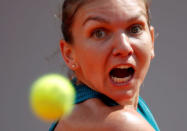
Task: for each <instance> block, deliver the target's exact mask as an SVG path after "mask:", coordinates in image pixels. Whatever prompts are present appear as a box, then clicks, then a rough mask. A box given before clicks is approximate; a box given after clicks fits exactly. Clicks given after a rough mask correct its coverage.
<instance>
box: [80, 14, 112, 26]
mask: <svg viewBox="0 0 187 131" xmlns="http://www.w3.org/2000/svg"><path fill="white" fill-rule="evenodd" d="M88 21H98V22H102V23H106V24H108V23H110V22H109V21H107V20H105V19H103V18H101V17H97V16H94V17H92V16H91V17H88V18H87V19H86V20H85V21H84V22H83V24H82V25H83V26H84V25H85V24H86V23H87V22H88Z"/></svg>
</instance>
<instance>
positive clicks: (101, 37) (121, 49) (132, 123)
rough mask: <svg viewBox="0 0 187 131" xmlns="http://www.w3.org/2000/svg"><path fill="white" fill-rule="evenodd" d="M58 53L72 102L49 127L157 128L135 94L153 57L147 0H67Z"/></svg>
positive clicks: (82, 130)
mask: <svg viewBox="0 0 187 131" xmlns="http://www.w3.org/2000/svg"><path fill="white" fill-rule="evenodd" d="M62 33H63V35H64V39H63V40H61V41H60V47H61V52H62V56H63V58H64V61H65V63H66V65H67V66H68V68H69V69H70V70H72V71H73V72H74V75H73V79H72V83H73V84H74V87H75V89H76V92H77V94H76V101H75V103H76V105H75V108H74V110H73V112H72V114H71V115H70V116H69V117H67V118H65V119H61V120H59V121H58V122H55V123H54V124H53V125H52V127H51V128H50V130H51V131H53V130H55V131H154V130H156V131H159V128H158V126H157V123H156V121H155V119H154V117H153V115H152V114H151V111H150V110H149V108H148V107H147V105H146V104H145V102H144V100H143V99H142V98H141V97H140V96H139V91H140V86H141V84H142V82H143V80H144V78H145V76H146V74H147V71H148V69H149V65H150V62H151V60H152V59H153V58H154V28H153V26H151V24H150V17H149V1H147V0H65V2H64V4H63V6H62Z"/></svg>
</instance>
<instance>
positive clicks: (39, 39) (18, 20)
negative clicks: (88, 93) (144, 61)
mask: <svg viewBox="0 0 187 131" xmlns="http://www.w3.org/2000/svg"><path fill="white" fill-rule="evenodd" d="M60 3H61V2H60V0H0V83H1V86H0V89H1V90H0V130H2V131H46V130H48V128H49V126H50V123H45V122H43V121H40V120H39V119H37V118H36V117H35V116H34V115H33V114H32V112H31V110H30V107H29V99H28V97H29V89H30V85H31V83H32V81H33V80H35V79H36V78H37V77H38V76H40V75H43V74H45V73H50V72H59V73H64V64H63V61H62V59H61V56H60V54H59V53H58V51H59V47H58V46H59V44H58V43H59V40H60V38H61V37H62V36H61V33H60V21H59V19H57V18H56V17H55V14H57V15H58V14H59V12H60ZM186 6H187V1H186V0H153V1H152V7H151V10H152V24H153V25H154V26H155V29H156V34H157V38H156V41H155V54H156V57H155V59H154V60H153V61H152V63H151V68H150V70H149V72H148V75H147V77H146V80H145V82H144V84H143V85H142V89H141V96H143V98H144V99H145V100H146V102H147V103H148V105H149V106H150V108H151V110H152V112H153V113H154V115H155V118H156V120H157V121H158V125H159V126H160V129H161V131H185V130H186V123H187V122H186V118H187V113H186V110H187V105H186V103H187V102H186V94H187V88H186V84H185V82H186V81H187V79H186V73H187V71H186V67H187V61H186V58H187V53H186V48H187V43H186V38H187V35H186V31H187V26H186V23H187V18H186V17H187V15H186V13H187V8H186Z"/></svg>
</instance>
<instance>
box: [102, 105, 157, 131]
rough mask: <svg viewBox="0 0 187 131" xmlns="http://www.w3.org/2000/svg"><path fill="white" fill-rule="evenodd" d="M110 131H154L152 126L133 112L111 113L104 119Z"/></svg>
mask: <svg viewBox="0 0 187 131" xmlns="http://www.w3.org/2000/svg"><path fill="white" fill-rule="evenodd" d="M105 124H106V125H107V126H108V127H109V129H110V131H112V130H115V131H154V129H153V128H152V126H151V125H150V124H149V123H148V122H147V121H146V120H145V119H144V118H143V117H142V116H141V115H140V114H139V113H138V112H137V111H135V110H132V109H130V110H129V109H128V110H127V109H121V110H118V111H114V112H111V113H110V114H109V115H108V116H107V118H106V119H105Z"/></svg>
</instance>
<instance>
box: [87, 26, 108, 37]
mask: <svg viewBox="0 0 187 131" xmlns="http://www.w3.org/2000/svg"><path fill="white" fill-rule="evenodd" d="M106 35H107V31H106V30H105V29H103V28H100V29H96V30H94V31H93V32H92V34H91V36H92V37H94V38H96V39H103V38H104V37H106Z"/></svg>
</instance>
